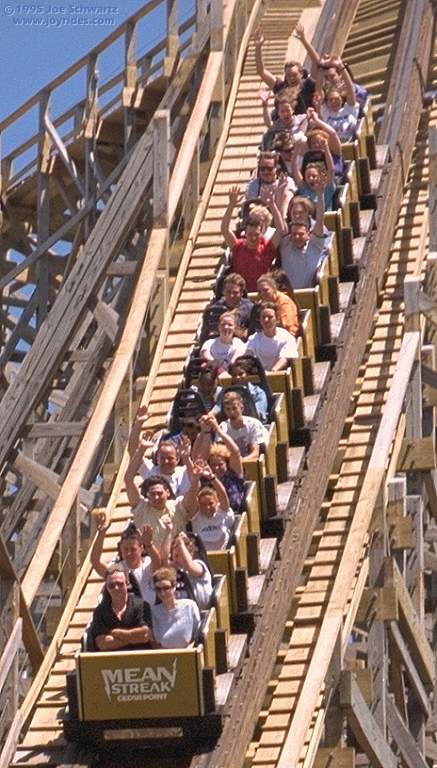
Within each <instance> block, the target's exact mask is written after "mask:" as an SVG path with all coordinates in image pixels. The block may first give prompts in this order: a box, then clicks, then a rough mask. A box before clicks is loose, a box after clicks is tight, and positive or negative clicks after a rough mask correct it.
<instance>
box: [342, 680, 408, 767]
mask: <svg viewBox="0 0 437 768" xmlns="http://www.w3.org/2000/svg"><path fill="white" fill-rule="evenodd" d="M340 701H341V704H342V706H344V707H345V708H346V711H347V717H348V722H349V725H350V727H351V729H352V731H353V734H354V736H355V738H356V740H357V741H358V743H359V745H360V747H361V749H362V750H363V752H365V753H366V755H367V756H368V757H369V759H370V760H371V761H372V765H373V766H375V768H397V765H398V763H397V759H396V757H395V755H394V754H393V752H392V751H391V749H390V747H389V746H388V744H387V742H386V740H385V734H384V733H383V732H382V731H381V729H380V727H379V724H378V723H377V721H376V720H375V718H374V717H373V715H372V713H371V712H370V709H369V707H368V706H367V704H366V702H365V701H364V698H363V695H362V693H361V691H360V689H359V687H358V685H357V682H356V680H355V679H354V675H353V673H352V672H343V675H342V680H341V687H340Z"/></svg>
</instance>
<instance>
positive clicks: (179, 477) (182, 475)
mask: <svg viewBox="0 0 437 768" xmlns="http://www.w3.org/2000/svg"><path fill="white" fill-rule="evenodd" d="M138 474H139V475H141V477H142V478H143V480H146V479H147V478H148V477H151V476H152V475H160V477H164V478H165V480H167V482H168V483H169V485H170V487H171V489H172V491H173V493H174V495H175V496H185V494H186V493H187V491H188V490H189V488H190V481H189V478H188V474H187V470H186V467H176V468H175V471H174V472H173V473H172V474H171V475H168V474H166V473H165V472H161V470H160V469H159V467H158V465H157V464H155V463H154V462H153V461H152V459H143V463H142V464H141V465H140V467H139V469H138Z"/></svg>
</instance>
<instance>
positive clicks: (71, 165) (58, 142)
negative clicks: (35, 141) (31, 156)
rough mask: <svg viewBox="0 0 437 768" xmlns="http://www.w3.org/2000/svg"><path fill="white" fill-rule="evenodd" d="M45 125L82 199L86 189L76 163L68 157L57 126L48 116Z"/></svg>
mask: <svg viewBox="0 0 437 768" xmlns="http://www.w3.org/2000/svg"><path fill="white" fill-rule="evenodd" d="M44 124H45V128H46V130H47V133H48V134H49V135H50V138H51V139H52V142H53V144H54V146H55V147H56V149H57V150H58V152H59V157H60V158H61V160H62V162H63V164H64V167H65V168H66V169H67V171H68V173H69V174H70V176H71V178H72V179H73V181H74V183H75V185H76V187H77V189H78V191H79V193H80V196H81V197H85V187H84V184H83V181H82V179H81V178H80V175H79V172H78V170H77V168H76V163H75V162H74V160H72V159H71V158H70V157H69V155H68V150H67V147H66V146H65V144H64V142H63V141H62V139H61V137H60V135H59V133H58V131H57V130H56V128H55V126H54V125H53V123H52V121H51V120H50V118H49V116H48V115H45V118H44Z"/></svg>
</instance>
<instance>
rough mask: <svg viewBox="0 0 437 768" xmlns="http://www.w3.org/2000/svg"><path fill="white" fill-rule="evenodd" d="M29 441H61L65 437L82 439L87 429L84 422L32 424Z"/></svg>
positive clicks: (30, 425)
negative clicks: (51, 439) (45, 439)
mask: <svg viewBox="0 0 437 768" xmlns="http://www.w3.org/2000/svg"><path fill="white" fill-rule="evenodd" d="M28 426H29V433H28V434H27V440H39V439H40V438H41V437H45V438H47V437H48V438H53V439H54V440H55V439H57V440H59V439H60V438H63V437H80V436H81V435H82V434H83V431H84V429H85V427H86V422H82V421H46V422H36V423H35V422H30V423H29V424H28Z"/></svg>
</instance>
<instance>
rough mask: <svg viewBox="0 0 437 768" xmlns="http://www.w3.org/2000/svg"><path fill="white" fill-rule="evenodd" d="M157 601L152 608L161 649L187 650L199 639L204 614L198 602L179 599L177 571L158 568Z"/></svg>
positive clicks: (155, 630)
mask: <svg viewBox="0 0 437 768" xmlns="http://www.w3.org/2000/svg"><path fill="white" fill-rule="evenodd" d="M153 584H154V587H155V592H156V596H157V598H159V600H160V601H161V602H160V603H158V604H157V605H153V606H152V625H153V636H154V638H155V641H156V644H157V645H158V646H159V647H161V648H187V647H188V646H189V645H191V644H192V643H193V642H194V641H195V640H196V636H197V632H198V629H199V626H200V612H199V609H198V607H197V605H196V603H195V602H194V600H187V599H182V600H177V599H176V571H175V569H174V568H158V570H157V571H155V573H154V574H153Z"/></svg>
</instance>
